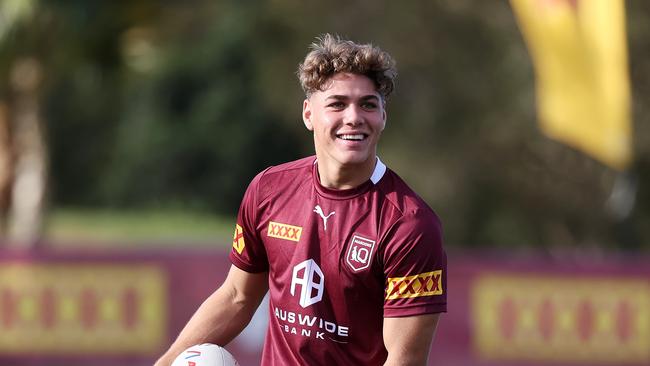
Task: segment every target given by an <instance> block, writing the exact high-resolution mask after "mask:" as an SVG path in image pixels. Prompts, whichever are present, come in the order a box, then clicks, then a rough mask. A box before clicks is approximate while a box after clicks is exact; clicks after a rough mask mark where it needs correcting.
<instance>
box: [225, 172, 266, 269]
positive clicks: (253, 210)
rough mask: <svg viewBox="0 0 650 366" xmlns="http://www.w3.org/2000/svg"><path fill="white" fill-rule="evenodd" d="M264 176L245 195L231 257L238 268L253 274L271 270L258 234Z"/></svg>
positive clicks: (238, 217)
mask: <svg viewBox="0 0 650 366" xmlns="http://www.w3.org/2000/svg"><path fill="white" fill-rule="evenodd" d="M263 175H264V172H261V173H259V174H258V175H257V176H256V177H255V178H253V180H252V181H251V183H250V184H249V185H248V188H247V189H246V193H244V198H243V199H242V202H241V205H240V206H239V213H238V214H237V224H236V225H235V234H234V236H233V241H232V248H231V250H230V256H229V257H230V262H232V264H234V265H235V266H236V267H237V268H239V269H241V270H243V271H246V272H251V273H258V272H264V271H268V268H269V264H268V258H267V256H266V249H265V248H264V243H263V242H262V240H261V239H260V236H259V235H258V232H257V216H258V202H259V197H258V196H259V187H260V181H261V179H262V177H263Z"/></svg>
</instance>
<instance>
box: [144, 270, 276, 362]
mask: <svg viewBox="0 0 650 366" xmlns="http://www.w3.org/2000/svg"><path fill="white" fill-rule="evenodd" d="M231 272H232V270H231ZM239 273H241V272H239ZM234 277H236V276H234ZM260 279H261V278H260ZM258 282H259V280H258ZM230 284H231V282H228V280H226V283H225V284H224V285H222V286H221V287H220V288H219V289H218V290H217V291H215V292H214V293H213V294H212V295H210V297H208V298H207V299H206V300H205V301H204V302H203V304H201V306H200V307H199V308H198V310H197V311H196V313H194V315H193V316H192V318H191V319H190V320H189V322H188V323H187V325H185V328H183V330H182V331H181V333H180V334H179V335H178V338H177V339H176V340H175V341H174V343H173V344H172V345H171V347H170V348H169V350H167V352H165V354H164V355H163V356H162V357H161V358H160V359H159V360H158V362H156V364H155V366H168V365H170V364H171V363H172V361H173V360H174V358H175V357H176V356H177V355H178V354H179V353H181V352H182V351H183V350H185V349H186V348H188V347H190V346H192V345H195V344H200V343H214V344H218V345H221V346H224V345H226V344H228V343H229V342H230V341H232V340H233V338H235V337H236V336H237V335H238V334H239V333H240V332H241V331H242V330H243V329H244V327H246V325H247V324H248V322H249V321H250V319H251V317H252V316H253V313H254V312H255V309H257V306H258V305H259V303H260V301H261V300H262V297H264V293H265V292H266V290H265V289H264V287H263V286H256V287H255V288H256V290H255V291H253V292H249V293H245V292H243V291H238V290H237V288H238V287H237V286H230Z"/></svg>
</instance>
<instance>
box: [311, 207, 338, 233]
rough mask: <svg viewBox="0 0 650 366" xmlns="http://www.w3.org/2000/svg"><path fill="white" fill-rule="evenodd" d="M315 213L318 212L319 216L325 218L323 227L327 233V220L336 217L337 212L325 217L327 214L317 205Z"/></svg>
mask: <svg viewBox="0 0 650 366" xmlns="http://www.w3.org/2000/svg"><path fill="white" fill-rule="evenodd" d="M314 212H316V213H317V214H318V216H320V217H321V218H323V227H324V230H325V231H327V219H329V218H330V216H332V215H334V213H335V212H334V211H332V212H330V213H329V214H328V215H327V216H325V213H324V212H323V209H322V208H320V206H319V205H316V207H314Z"/></svg>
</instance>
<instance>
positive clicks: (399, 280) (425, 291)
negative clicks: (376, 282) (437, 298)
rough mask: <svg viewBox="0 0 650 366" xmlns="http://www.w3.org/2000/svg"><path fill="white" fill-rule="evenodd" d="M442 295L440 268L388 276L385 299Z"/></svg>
mask: <svg viewBox="0 0 650 366" xmlns="http://www.w3.org/2000/svg"><path fill="white" fill-rule="evenodd" d="M433 295H442V270H438V271H433V272H426V273H420V274H417V275H413V276H406V277H390V278H388V289H387V290H386V300H393V299H408V298H411V297H420V296H433Z"/></svg>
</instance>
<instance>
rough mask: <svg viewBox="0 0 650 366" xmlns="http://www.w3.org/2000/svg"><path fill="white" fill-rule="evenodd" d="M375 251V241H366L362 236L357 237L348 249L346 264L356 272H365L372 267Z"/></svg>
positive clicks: (354, 237) (353, 238)
mask: <svg viewBox="0 0 650 366" xmlns="http://www.w3.org/2000/svg"><path fill="white" fill-rule="evenodd" d="M374 250H375V241H374V240H370V239H366V238H364V237H363V236H360V235H355V236H353V237H352V241H351V242H350V246H349V247H348V253H347V254H346V256H345V262H346V263H347V264H348V266H350V268H352V269H353V270H354V271H355V272H358V271H361V270H364V269H366V268H368V267H369V266H370V262H372V254H373V252H374Z"/></svg>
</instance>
